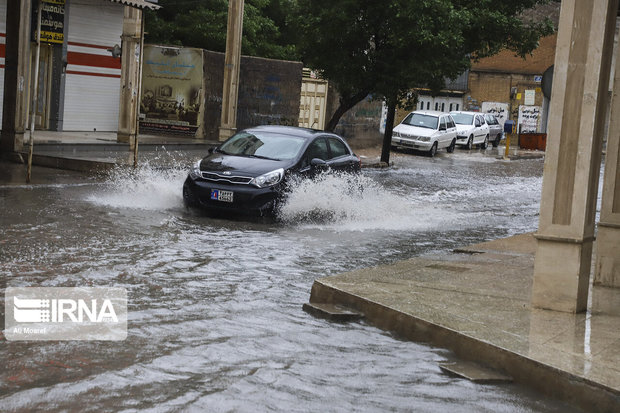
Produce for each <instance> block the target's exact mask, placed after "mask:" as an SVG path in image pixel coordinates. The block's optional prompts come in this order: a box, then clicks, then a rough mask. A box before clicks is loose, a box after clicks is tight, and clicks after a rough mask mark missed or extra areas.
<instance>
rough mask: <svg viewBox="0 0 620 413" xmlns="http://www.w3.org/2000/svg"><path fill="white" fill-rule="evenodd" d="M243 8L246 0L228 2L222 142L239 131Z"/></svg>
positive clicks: (221, 127)
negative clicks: (238, 99) (238, 102)
mask: <svg viewBox="0 0 620 413" xmlns="http://www.w3.org/2000/svg"><path fill="white" fill-rule="evenodd" d="M243 6H244V0H228V31H227V33H226V57H225V59H224V89H223V91H222V118H221V123H220V136H219V139H220V141H225V140H226V139H228V138H230V137H231V136H232V135H234V134H235V132H236V131H237V97H238V94H239V66H240V63H241V35H242V32H243Z"/></svg>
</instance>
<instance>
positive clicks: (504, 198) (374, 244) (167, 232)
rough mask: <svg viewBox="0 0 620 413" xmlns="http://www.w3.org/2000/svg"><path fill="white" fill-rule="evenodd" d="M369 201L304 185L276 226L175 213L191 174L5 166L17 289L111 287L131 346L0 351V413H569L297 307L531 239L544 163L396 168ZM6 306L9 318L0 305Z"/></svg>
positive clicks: (2, 257)
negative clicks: (389, 267)
mask: <svg viewBox="0 0 620 413" xmlns="http://www.w3.org/2000/svg"><path fill="white" fill-rule="evenodd" d="M393 160H394V162H395V165H394V167H393V168H390V169H386V170H364V172H363V176H362V177H361V180H362V182H361V183H362V186H363V188H364V190H363V192H362V193H361V194H360V193H359V191H351V188H350V187H349V185H350V181H348V180H346V179H341V178H338V177H325V178H324V179H322V180H320V181H319V182H307V183H306V184H304V185H301V186H300V187H299V188H298V189H297V190H296V191H295V192H294V193H293V194H292V195H291V197H290V201H289V203H288V204H287V205H286V206H285V207H284V209H283V211H282V213H281V216H280V220H279V222H277V223H269V222H248V221H239V220H225V219H212V218H209V217H206V216H204V215H202V214H198V213H195V212H193V211H187V210H185V209H184V208H183V206H182V199H181V185H182V182H183V180H184V177H185V174H186V169H185V167H186V165H189V164H191V163H192V161H193V159H188V160H187V162H185V163H183V164H180V165H178V167H177V168H173V169H167V170H157V169H153V168H149V167H143V168H141V169H140V170H139V171H138V172H137V173H136V174H133V173H128V172H126V171H117V172H115V173H114V174H112V176H110V177H89V176H83V175H80V174H75V173H70V172H65V171H54V170H49V169H44V168H35V171H34V176H35V183H34V184H33V185H24V184H23V183H21V182H22V181H21V179H22V178H21V176H22V175H21V170H20V168H21V167H19V166H15V165H6V164H0V173H2V175H3V176H5V177H6V176H8V175H11V174H12V175H13V176H14V178H13V179H12V180H11V182H6V181H8V180H5V182H4V183H2V184H0V209H1V210H2V215H1V216H0V252H1V254H0V274H2V282H3V283H4V284H5V285H7V286H14V287H17V286H44V287H60V286H63V287H71V286H116V287H124V288H126V289H127V291H128V294H129V331H128V338H127V340H125V341H123V342H102V341H99V342H77V341H65V342H7V341H6V340H4V339H2V340H1V341H0V362H1V364H2V365H3V366H4V368H3V369H2V371H0V406H1V407H0V410H8V411H25V410H37V409H38V410H68V411H74V410H91V411H117V410H122V411H142V410H148V411H179V410H181V411H265V410H272V411H304V412H305V411H336V412H349V411H377V412H379V411H424V412H427V411H428V412H444V411H454V412H470V411H477V412H480V411H483V412H485V411H486V412H498V411H501V412H566V411H571V407H570V406H566V405H564V404H561V403H559V402H557V401H554V400H551V399H547V398H543V397H542V396H540V395H539V394H537V393H535V392H533V391H530V390H528V389H524V388H522V387H519V386H516V385H477V384H473V383H470V382H468V381H465V380H462V379H459V378H454V377H450V376H447V375H445V374H443V373H442V372H441V371H440V369H439V367H438V363H440V362H442V361H445V360H447V359H449V358H450V357H451V355H450V353H449V352H447V351H446V350H442V349H437V348H433V347H429V346H426V345H424V344H423V343H411V342H406V341H401V340H399V339H398V338H395V337H393V336H392V335H391V334H389V333H386V332H383V331H380V330H378V329H376V328H373V327H371V326H368V325H366V324H364V323H353V324H331V323H329V322H327V321H324V320H319V319H315V318H313V317H311V316H309V315H307V314H306V313H304V312H303V311H302V309H301V306H302V304H303V303H304V302H307V300H308V298H309V291H310V287H311V285H312V282H313V280H314V279H315V278H318V277H322V276H326V275H331V274H336V273H339V272H342V271H348V270H352V269H356V268H360V267H366V266H371V265H380V264H385V263H391V262H394V261H397V260H401V259H406V258H409V257H411V256H414V255H425V254H426V255H433V254H441V253H442V252H445V251H448V250H450V249H452V248H455V247H458V246H463V245H468V244H471V243H475V242H481V241H486V240H490V239H496V238H500V237H506V236H510V235H513V234H516V233H521V232H526V231H533V230H535V229H536V227H537V224H538V207H539V198H540V188H541V183H542V179H541V175H542V168H543V160H542V159H534V160H519V161H510V162H506V161H501V160H498V159H497V158H496V156H495V154H494V152H493V150H491V149H489V150H487V151H486V152H484V153H483V152H481V151H475V150H474V151H471V152H468V151H456V153H455V154H453V155H447V154H445V153H440V154H439V155H438V156H437V157H436V158H434V159H431V158H426V157H421V156H412V155H410V154H395V155H394V156H393ZM2 307H3V306H2Z"/></svg>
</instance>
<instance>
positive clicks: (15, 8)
mask: <svg viewBox="0 0 620 413" xmlns="http://www.w3.org/2000/svg"><path fill="white" fill-rule="evenodd" d="M30 19H31V1H30V0H11V1H8V2H7V9H6V58H5V67H4V98H3V102H2V135H1V137H0V152H2V153H10V152H15V151H19V150H22V147H23V143H24V132H25V130H26V124H27V123H28V83H29V79H30V75H29V73H30V72H29V70H30Z"/></svg>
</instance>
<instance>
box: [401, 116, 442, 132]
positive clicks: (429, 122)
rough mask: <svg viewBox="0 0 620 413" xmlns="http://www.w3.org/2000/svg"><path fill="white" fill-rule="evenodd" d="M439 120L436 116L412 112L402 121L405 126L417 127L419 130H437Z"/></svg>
mask: <svg viewBox="0 0 620 413" xmlns="http://www.w3.org/2000/svg"><path fill="white" fill-rule="evenodd" d="M438 122H439V119H438V118H437V116H432V115H425V114H423V113H415V112H412V113H410V114H409V115H407V117H406V118H405V119H404V120H403V121H402V123H403V124H405V125H411V126H419V127H421V128H428V129H437V124H438Z"/></svg>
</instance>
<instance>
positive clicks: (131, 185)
mask: <svg viewBox="0 0 620 413" xmlns="http://www.w3.org/2000/svg"><path fill="white" fill-rule="evenodd" d="M186 176H187V169H186V168H185V167H181V166H174V167H171V168H167V169H161V168H155V167H152V166H151V165H150V164H148V163H144V164H142V165H141V166H139V167H138V168H137V169H131V168H121V167H119V168H116V169H114V170H113V171H112V172H111V173H110V175H109V177H108V179H107V180H106V183H105V185H104V187H103V188H99V189H98V191H97V192H96V193H93V194H91V195H89V196H88V197H87V198H86V200H87V201H89V202H92V203H94V204H97V205H105V206H109V207H116V208H133V209H146V210H166V209H174V208H179V207H181V206H182V205H183V194H182V187H183V181H184V180H185V177H186Z"/></svg>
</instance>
